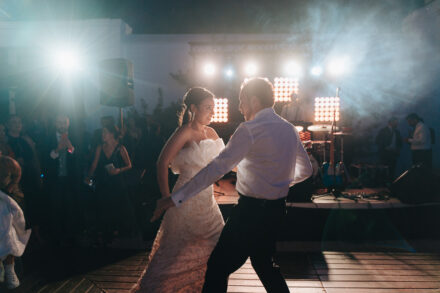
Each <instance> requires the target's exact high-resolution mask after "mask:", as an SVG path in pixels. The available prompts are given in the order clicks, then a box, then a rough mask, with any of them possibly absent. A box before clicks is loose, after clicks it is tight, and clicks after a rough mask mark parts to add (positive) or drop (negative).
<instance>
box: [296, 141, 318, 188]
mask: <svg viewBox="0 0 440 293" xmlns="http://www.w3.org/2000/svg"><path fill="white" fill-rule="evenodd" d="M312 174H313V168H312V163H311V162H310V159H309V155H308V154H307V152H306V150H305V149H304V147H303V145H302V143H301V141H299V140H298V144H297V149H296V164H295V175H294V177H293V181H292V183H291V185H294V184H296V183H300V182H302V181H304V180H306V179H307V178H309V177H310V176H312Z"/></svg>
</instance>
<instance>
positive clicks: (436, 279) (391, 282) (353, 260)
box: [228, 251, 440, 293]
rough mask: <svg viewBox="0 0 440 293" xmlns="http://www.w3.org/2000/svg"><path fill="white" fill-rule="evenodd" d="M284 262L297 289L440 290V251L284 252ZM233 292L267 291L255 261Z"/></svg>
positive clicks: (362, 292)
mask: <svg viewBox="0 0 440 293" xmlns="http://www.w3.org/2000/svg"><path fill="white" fill-rule="evenodd" d="M278 263H279V264H280V267H281V271H282V272H283V274H284V276H285V278H286V280H287V284H288V286H289V288H290V291H291V292H295V293H318V292H319V293H404V292H408V293H434V292H436V293H439V292H440V254H430V253H404V252H393V253H391V252H330V251H326V252H322V253H307V254H304V253H303V254H282V255H280V256H279V260H278ZM228 292H230V293H238V292H240V293H241V292H249V293H251V292H252V293H253V292H255V293H257V292H266V290H265V289H264V287H263V285H262V284H261V282H260V280H259V279H258V276H257V275H256V273H255V271H254V270H253V268H252V266H251V264H250V261H249V260H248V261H247V262H246V263H245V264H244V265H243V267H242V268H240V269H239V270H238V271H237V272H235V273H234V274H233V275H231V277H230V279H229V287H228Z"/></svg>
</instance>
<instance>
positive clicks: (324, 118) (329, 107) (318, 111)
mask: <svg viewBox="0 0 440 293" xmlns="http://www.w3.org/2000/svg"><path fill="white" fill-rule="evenodd" d="M335 100H339V98H337V97H336V98H335V97H318V98H315V121H317V122H332V121H333V119H334V120H335V121H339V118H340V116H339V112H340V109H339V102H338V104H337V105H336V104H335V103H334V102H332V101H335ZM332 103H333V104H332Z"/></svg>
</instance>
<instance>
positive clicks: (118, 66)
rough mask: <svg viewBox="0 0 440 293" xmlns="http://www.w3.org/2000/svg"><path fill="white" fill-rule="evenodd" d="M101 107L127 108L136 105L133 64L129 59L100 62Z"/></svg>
mask: <svg viewBox="0 0 440 293" xmlns="http://www.w3.org/2000/svg"><path fill="white" fill-rule="evenodd" d="M98 67H99V81H100V85H101V98H100V103H101V105H107V106H116V107H120V108H122V107H127V106H131V105H133V104H134V91H133V64H132V63H131V62H130V61H129V60H127V59H122V58H119V59H107V60H103V61H101V62H99V64H98Z"/></svg>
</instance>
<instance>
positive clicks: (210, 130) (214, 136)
mask: <svg viewBox="0 0 440 293" xmlns="http://www.w3.org/2000/svg"><path fill="white" fill-rule="evenodd" d="M205 127H206V135H207V136H208V138H211V139H217V138H219V136H218V134H217V131H215V129H214V128H212V127H209V126H205Z"/></svg>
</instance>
